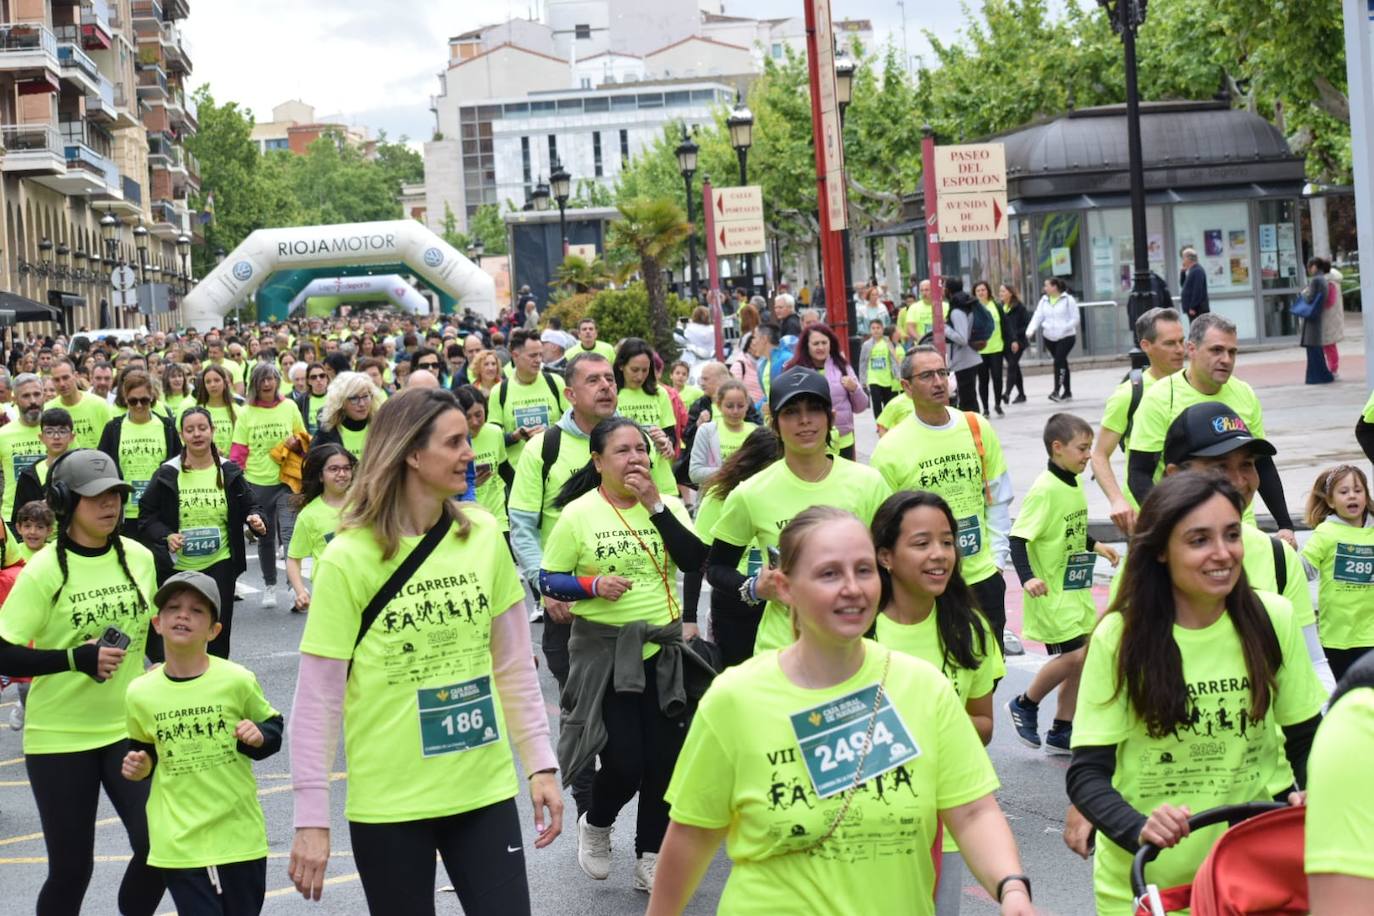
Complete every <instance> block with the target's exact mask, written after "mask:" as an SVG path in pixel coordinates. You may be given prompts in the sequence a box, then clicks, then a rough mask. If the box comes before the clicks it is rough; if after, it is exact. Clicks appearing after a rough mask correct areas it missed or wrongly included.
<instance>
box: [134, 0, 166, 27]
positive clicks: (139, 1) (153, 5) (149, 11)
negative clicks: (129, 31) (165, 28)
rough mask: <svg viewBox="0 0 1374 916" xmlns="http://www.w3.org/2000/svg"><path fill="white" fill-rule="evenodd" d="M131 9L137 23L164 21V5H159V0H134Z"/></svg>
mask: <svg viewBox="0 0 1374 916" xmlns="http://www.w3.org/2000/svg"><path fill="white" fill-rule="evenodd" d="M130 7H131V11H132V13H133V17H134V21H135V22H137V21H138V20H140V19H155V20H157V21H158V22H161V21H162V4H161V3H158V2H157V0H133V3H131V4H130Z"/></svg>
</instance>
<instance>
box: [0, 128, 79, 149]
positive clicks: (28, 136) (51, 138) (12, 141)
mask: <svg viewBox="0 0 1374 916" xmlns="http://www.w3.org/2000/svg"><path fill="white" fill-rule="evenodd" d="M0 140H3V141H4V142H3V146H4V148H5V152H6V153H10V154H13V153H43V152H45V153H52V154H53V155H55V156H61V155H64V154H65V152H66V151H65V150H64V149H63V145H62V135H61V134H59V133H58V132H57V128H56V127H53V126H52V125H51V124H4V125H0Z"/></svg>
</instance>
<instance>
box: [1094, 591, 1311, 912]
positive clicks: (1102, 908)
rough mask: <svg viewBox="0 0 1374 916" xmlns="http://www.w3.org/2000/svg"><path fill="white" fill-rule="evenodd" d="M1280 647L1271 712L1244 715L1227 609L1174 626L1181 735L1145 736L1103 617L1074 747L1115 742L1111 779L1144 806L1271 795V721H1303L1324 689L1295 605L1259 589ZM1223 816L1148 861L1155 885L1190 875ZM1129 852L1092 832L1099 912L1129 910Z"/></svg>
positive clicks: (1113, 618) (1115, 622)
mask: <svg viewBox="0 0 1374 916" xmlns="http://www.w3.org/2000/svg"><path fill="white" fill-rule="evenodd" d="M1258 594H1259V596H1260V599H1261V600H1262V601H1263V603H1264V606H1265V608H1266V610H1267V611H1268V613H1269V619H1270V620H1271V621H1272V623H1273V626H1274V632H1275V634H1276V635H1277V636H1278V642H1279V647H1280V648H1281V650H1282V652H1283V662H1282V664H1281V665H1280V667H1279V669H1278V672H1277V675H1276V679H1277V686H1276V689H1275V691H1274V698H1273V702H1272V705H1271V707H1270V709H1269V711H1268V713H1267V714H1266V715H1265V716H1264V717H1262V718H1261V719H1259V720H1258V721H1256V720H1254V719H1251V718H1250V715H1249V706H1250V691H1249V675H1248V673H1247V670H1246V667H1245V656H1244V655H1243V653H1242V650H1241V644H1240V636H1239V635H1238V634H1237V633H1236V628H1235V625H1234V624H1233V623H1232V622H1231V617H1230V615H1228V614H1222V616H1221V618H1220V619H1219V620H1217V622H1216V623H1214V624H1212V625H1211V626H1209V627H1207V628H1205V629H1202V630H1190V629H1185V628H1183V627H1180V626H1177V625H1175V626H1174V627H1173V639H1174V642H1175V644H1177V646H1178V649H1179V652H1180V654H1181V656H1182V659H1183V677H1184V681H1185V683H1186V684H1187V689H1188V694H1189V696H1190V698H1191V704H1190V706H1191V721H1190V724H1189V725H1187V726H1185V728H1184V730H1183V731H1181V732H1180V733H1179V734H1178V735H1173V734H1170V735H1165V736H1164V737H1162V738H1151V737H1149V735H1148V734H1147V733H1146V731H1145V727H1144V724H1143V723H1142V722H1141V721H1140V719H1139V718H1138V716H1137V715H1136V714H1135V712H1134V711H1132V710H1131V708H1130V706H1129V701H1128V699H1127V695H1126V691H1125V689H1124V688H1123V689H1122V690H1120V691H1119V692H1118V691H1117V675H1116V671H1117V655H1118V652H1119V649H1120V644H1121V633H1122V616H1121V615H1120V614H1115V613H1109V614H1107V615H1106V616H1104V617H1103V618H1102V621H1101V623H1099V624H1098V627H1097V629H1096V630H1095V631H1094V632H1093V638H1092V640H1091V641H1090V642H1089V643H1088V655H1087V659H1086V661H1085V662H1084V665H1083V676H1082V681H1081V684H1080V686H1079V693H1078V709H1077V711H1076V713H1075V715H1074V729H1073V746H1074V747H1075V748H1079V747H1093V746H1114V747H1115V748H1116V771H1115V773H1114V774H1113V775H1112V786H1113V787H1114V788H1115V789H1116V790H1117V791H1119V792H1120V793H1121V795H1122V797H1123V798H1125V800H1126V802H1127V803H1128V804H1130V805H1131V807H1133V808H1135V809H1136V810H1137V811H1139V812H1141V813H1142V814H1148V813H1149V812H1151V811H1153V810H1154V809H1155V808H1157V807H1158V806H1160V805H1162V804H1166V803H1167V804H1171V805H1187V806H1188V807H1189V809H1190V810H1192V811H1194V812H1198V811H1205V810H1207V809H1208V808H1215V807H1217V806H1219V805H1230V804H1241V803H1245V802H1253V801H1268V800H1269V799H1270V797H1271V793H1272V789H1271V782H1272V775H1273V773H1274V771H1275V769H1276V767H1277V760H1278V759H1282V758H1283V746H1282V744H1281V743H1280V740H1279V738H1278V737H1277V736H1278V734H1279V731H1278V729H1277V728H1275V727H1274V725H1275V724H1277V725H1279V726H1284V725H1294V724H1296V723H1298V722H1304V721H1306V720H1308V719H1310V718H1312V717H1313V716H1315V715H1317V714H1318V713H1319V712H1320V711H1321V707H1322V704H1323V703H1324V702H1325V699H1326V693H1325V691H1324V690H1323V689H1322V686H1321V683H1320V682H1319V681H1318V680H1317V674H1316V672H1315V671H1314V670H1313V668H1312V663H1311V661H1310V660H1309V659H1308V656H1307V646H1306V645H1305V644H1304V642H1303V639H1302V634H1301V632H1300V631H1299V629H1298V627H1297V625H1296V624H1295V623H1294V621H1293V613H1292V608H1291V607H1290V606H1289V604H1288V602H1287V601H1285V600H1284V599H1283V598H1280V597H1279V596H1277V595H1273V594H1269V593H1266V592H1259V593H1258ZM1223 829H1225V825H1224V824H1223V825H1218V826H1216V827H1212V828H1208V829H1205V830H1197V831H1194V832H1193V833H1192V834H1191V835H1190V836H1189V837H1188V838H1187V839H1185V840H1184V841H1183V842H1182V843H1180V844H1179V845H1177V846H1175V847H1173V848H1172V849H1166V850H1164V851H1163V852H1162V853H1160V856H1159V858H1158V859H1156V860H1155V862H1154V863H1153V864H1152V865H1151V866H1150V867H1151V873H1150V880H1151V881H1152V882H1154V883H1156V884H1158V885H1159V886H1161V887H1173V886H1175V885H1179V884H1188V883H1190V882H1191V881H1192V880H1193V875H1194V873H1195V872H1196V871H1197V867H1198V865H1200V864H1201V862H1202V860H1203V858H1204V857H1205V856H1206V855H1207V852H1208V851H1209V850H1210V849H1211V847H1212V844H1213V843H1214V842H1215V841H1216V838H1217V836H1218V835H1220V833H1221V832H1222V830H1223ZM1131 859H1132V855H1131V853H1129V852H1127V851H1125V850H1124V849H1122V848H1121V847H1119V846H1117V845H1116V844H1115V843H1113V842H1112V841H1111V840H1110V839H1109V838H1107V837H1103V836H1099V837H1098V840H1097V853H1096V856H1095V858H1094V861H1093V884H1094V888H1095V891H1096V897H1097V911H1098V912H1099V913H1128V912H1130V911H1131V882H1130V868H1131Z"/></svg>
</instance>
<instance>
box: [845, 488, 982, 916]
mask: <svg viewBox="0 0 1374 916" xmlns="http://www.w3.org/2000/svg"><path fill="white" fill-rule="evenodd" d="M872 530H873V542H874V546H876V547H877V549H878V575H879V577H880V578H881V579H882V598H881V599H880V601H879V603H878V608H879V612H878V617H877V621H876V624H875V637H876V639H877V641H878V642H879V643H880V644H882V645H884V646H887V647H888V648H890V649H896V650H897V651H899V652H905V653H906V654H908V655H913V656H915V657H916V658H920V659H924V660H925V661H928V662H930V663H931V664H932V665H934V666H935V667H937V668H939V669H940V670H941V671H942V672H944V675H945V677H946V678H948V679H949V682H950V683H951V684H953V685H954V692H955V693H956V694H958V695H959V701H960V703H962V704H963V707H964V710H965V711H966V712H967V713H968V717H969V720H970V721H972V722H973V727H974V729H975V730H976V731H977V732H978V737H979V739H980V740H981V741H982V742H983V744H984V745H986V744H987V743H988V742H989V741H991V740H992V693H993V690H994V689H996V686H997V681H998V680H999V679H1000V678H1002V677H1003V676H1004V675H1005V674H1006V665H1005V664H1004V663H1003V661H1002V653H1001V651H1000V650H999V648H998V646H997V641H996V640H995V639H994V638H993V636H992V634H991V633H990V632H989V630H988V624H987V621H986V620H984V619H983V615H982V613H981V612H980V611H979V610H978V600H977V598H976V597H975V595H974V593H973V589H971V588H969V586H968V583H966V582H965V581H964V577H963V575H962V574H961V573H960V570H959V550H958V548H957V546H956V540H955V538H956V535H955V532H956V531H957V530H958V524H957V523H956V522H955V520H954V512H953V511H952V510H951V509H950V508H949V504H948V503H946V502H945V501H944V500H943V499H942V498H940V496H939V495H938V494H935V493H931V492H928V491H924V490H922V491H915V490H903V491H901V492H900V493H894V494H893V495H892V496H890V497H888V499H887V501H886V502H884V503H883V504H882V505H881V506H880V507H879V508H878V512H877V514H875V515H874V516H873V525H872ZM963 875H964V862H963V858H962V857H961V856H960V854H959V847H958V845H956V844H955V842H954V838H953V837H952V836H951V835H949V834H948V833H947V834H945V837H944V852H943V858H942V860H941V865H940V879H939V883H938V887H937V890H936V897H935V900H936V906H935V912H936V913H937V914H938V916H955V914H957V913H958V912H959V909H960V907H959V902H960V899H961V898H962V896H963Z"/></svg>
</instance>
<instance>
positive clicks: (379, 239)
mask: <svg viewBox="0 0 1374 916" xmlns="http://www.w3.org/2000/svg"><path fill="white" fill-rule="evenodd" d="M396 263H401V264H404V265H406V266H407V267H408V268H410V270H412V271H413V272H414V273H415V274H416V275H417V276H420V277H423V278H424V279H425V280H426V281H428V282H429V284H430V285H432V286H433V287H434V288H436V289H440V290H443V291H444V292H445V293H448V294H449V295H450V296H452V297H453V298H455V299H457V300H458V303H459V304H460V305H461V306H462V307H463V308H470V309H472V310H473V311H474V312H477V313H478V314H479V315H484V316H486V317H488V318H495V317H496V284H495V282H494V281H493V280H492V278H491V277H490V276H488V275H487V274H486V273H485V272H484V271H483V270H482V269H481V268H479V267H478V266H477V265H476V264H473V263H472V262H471V261H469V260H468V259H467V258H465V257H463V255H461V254H460V253H459V252H458V250H457V249H455V248H454V247H453V246H452V245H450V244H448V243H447V242H445V241H444V240H443V239H441V238H440V237H439V236H437V235H435V234H434V233H433V232H431V231H430V230H429V229H427V228H426V227H425V226H424V225H423V224H422V223H420V222H417V221H416V220H410V219H400V220H390V221H386V222H376V223H343V224H340V225H335V226H297V227H294V228H289V229H259V230H257V231H256V232H254V233H252V234H251V235H249V236H248V238H246V239H244V240H243V242H242V243H241V244H240V245H239V246H238V247H237V248H235V249H234V251H233V253H232V254H230V255H229V256H228V257H226V258H225V259H224V261H223V263H221V264H219V265H218V266H217V267H215V269H214V270H212V271H211V272H210V274H209V276H207V277H205V278H204V279H203V280H201V281H200V283H198V284H196V286H195V288H194V289H192V290H191V291H190V293H188V294H187V295H186V296H185V297H184V298H183V299H182V320H183V321H184V322H185V323H186V325H187V326H189V327H194V328H196V329H198V330H200V331H206V330H209V329H210V328H212V327H216V326H218V325H219V324H220V323H221V319H222V317H223V316H224V315H226V314H227V313H228V312H229V311H231V310H232V309H233V308H234V306H235V305H236V304H237V303H240V302H242V301H243V300H244V299H246V298H247V297H248V296H250V295H252V293H253V291H254V290H256V289H257V288H258V286H260V285H261V284H262V283H263V282H264V281H265V280H267V278H268V277H270V276H271V275H272V274H273V273H274V272H276V271H278V270H289V269H308V268H319V267H352V266H366V265H368V264H396Z"/></svg>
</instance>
